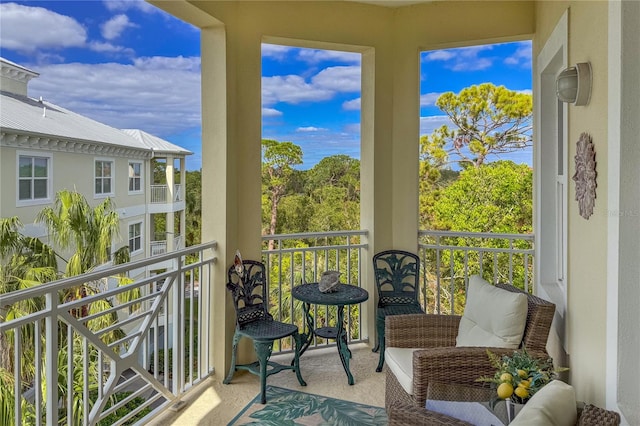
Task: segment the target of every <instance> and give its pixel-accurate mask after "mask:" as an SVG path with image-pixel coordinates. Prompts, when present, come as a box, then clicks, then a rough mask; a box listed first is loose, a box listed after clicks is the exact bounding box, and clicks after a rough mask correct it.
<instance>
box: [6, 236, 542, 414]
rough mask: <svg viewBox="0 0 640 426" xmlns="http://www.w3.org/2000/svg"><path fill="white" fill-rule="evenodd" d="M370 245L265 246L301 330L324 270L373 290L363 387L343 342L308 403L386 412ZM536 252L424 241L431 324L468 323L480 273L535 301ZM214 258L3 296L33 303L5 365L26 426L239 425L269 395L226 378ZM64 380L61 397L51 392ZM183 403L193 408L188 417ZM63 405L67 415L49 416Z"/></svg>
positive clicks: (283, 303)
mask: <svg viewBox="0 0 640 426" xmlns="http://www.w3.org/2000/svg"><path fill="white" fill-rule="evenodd" d="M367 236H368V233H367V231H344V232H329V233H305V234H291V235H275V236H268V237H263V250H262V260H263V262H264V263H265V264H266V265H267V268H268V270H269V283H270V291H269V294H271V295H272V296H271V301H270V306H271V309H270V310H271V313H272V314H273V316H274V318H276V319H278V320H280V321H285V322H291V323H294V324H297V325H298V326H299V327H303V323H302V321H303V315H302V306H301V305H300V303H299V302H297V301H294V300H293V299H292V298H291V297H288V295H289V292H290V288H291V286H294V285H297V284H300V283H301V282H313V281H317V280H318V277H319V276H320V275H321V274H322V272H323V271H325V270H328V269H337V270H339V271H340V272H341V273H342V274H341V281H343V282H348V283H349V284H352V285H357V286H360V287H363V288H365V289H367V290H368V291H369V294H370V298H369V300H368V301H366V302H364V303H362V304H360V305H356V306H353V307H352V308H351V309H349V310H348V314H347V315H346V321H347V324H348V342H349V344H350V346H351V348H352V350H353V351H354V357H353V360H352V373H353V375H354V379H355V381H356V385H355V386H349V385H348V384H347V378H346V376H345V373H344V370H342V365H341V363H340V360H339V357H338V354H337V353H336V351H335V343H334V341H333V340H326V339H322V338H316V340H315V341H314V342H313V343H312V345H311V347H310V349H309V351H307V352H306V353H305V354H304V355H303V357H302V360H301V366H302V372H303V376H304V377H305V380H306V381H307V383H308V384H309V386H308V387H306V388H304V389H301V390H303V391H305V392H310V393H317V394H322V395H325V396H331V397H335V398H339V399H347V400H352V401H358V402H361V403H365V404H369V405H377V406H382V405H383V403H384V391H383V389H384V375H383V374H380V373H376V372H375V367H376V365H377V358H378V355H377V354H373V353H371V350H370V348H371V347H372V345H373V340H374V338H373V336H374V329H375V327H374V326H373V323H371V321H369V318H371V313H372V312H374V310H375V297H374V296H373V295H374V294H375V291H376V290H375V287H372V286H373V284H372V283H369V282H367V281H365V280H364V279H363V271H364V270H365V269H367V268H369V266H370V262H371V259H370V257H369V253H368V251H367V248H368V243H367ZM472 243H475V245H474V244H472ZM532 244H533V236H520V235H497V234H496V235H493V234H468V233H452V232H427V231H425V232H421V233H420V248H419V252H420V256H421V259H422V266H421V299H422V300H421V302H422V303H423V307H424V308H425V310H426V311H427V312H440V313H459V312H458V311H459V310H460V309H461V306H460V305H458V304H459V303H462V304H463V303H464V289H465V283H467V282H468V276H469V274H471V273H480V274H483V275H484V276H485V277H487V276H490V277H495V278H496V280H499V281H501V282H504V281H508V280H509V279H511V280H513V281H514V283H516V284H517V282H518V281H520V283H521V286H529V287H528V289H529V290H531V289H532V288H531V287H530V283H531V282H532V280H531V271H533V254H532V250H533V248H532ZM216 247H217V245H216V243H215V242H209V243H205V244H202V245H199V246H194V247H189V248H187V249H182V250H178V251H174V252H171V253H166V254H158V255H157V256H155V257H152V258H149V259H145V260H142V261H137V262H132V263H128V264H124V265H119V266H115V267H111V268H108V269H104V270H100V271H97V272H92V273H89V274H85V275H82V276H77V277H72V278H67V279H64V280H60V281H56V282H52V283H47V284H43V285H39V286H36V287H34V288H31V289H28V290H23V291H18V292H13V293H8V294H4V295H2V300H1V301H0V302H1V303H0V305H1V306H2V307H3V309H5V310H6V311H11V310H12V309H14V308H17V307H19V306H24V304H25V302H32V303H33V306H36V308H33V309H32V311H31V312H29V313H28V314H27V315H23V316H16V317H15V318H12V319H9V320H7V321H5V322H3V323H1V324H0V333H1V334H2V336H4V338H5V339H6V340H5V342H9V343H10V344H9V346H10V348H11V351H10V353H7V355H8V361H7V363H8V366H9V367H10V369H9V371H10V372H11V376H12V378H13V383H14V385H13V388H14V390H15V392H14V394H15V395H19V396H20V397H19V398H17V399H15V398H14V401H13V402H12V405H13V406H14V411H15V418H17V419H18V420H16V421H15V424H16V425H18V424H22V423H23V421H25V419H26V420H27V421H31V422H33V423H34V424H47V425H54V424H57V423H58V422H59V421H60V420H61V419H62V420H65V422H66V420H68V416H69V415H71V416H73V417H74V418H76V419H78V418H82V419H83V420H84V421H86V422H88V423H90V424H94V423H95V422H98V421H103V420H105V419H106V418H108V419H109V420H110V421H115V420H116V419H117V420H119V421H133V420H135V421H142V422H143V423H146V422H148V421H151V420H152V419H155V421H158V422H160V423H158V424H181V421H182V420H180V419H184V418H196V417H198V416H200V417H201V418H202V420H204V421H207V422H214V424H217V423H216V422H218V421H220V419H221V416H222V414H221V413H223V412H224V413H225V415H229V416H231V417H233V415H235V413H236V412H238V411H239V410H240V409H241V408H242V407H243V406H244V405H246V403H248V402H249V401H250V400H251V399H253V398H254V397H255V395H256V394H257V393H258V391H259V382H258V379H257V377H255V376H252V375H250V374H242V373H238V374H237V375H236V377H234V380H233V382H232V384H230V385H222V384H221V380H222V378H223V377H224V375H225V373H226V371H222V372H220V371H215V369H214V362H213V359H214V354H215V353H216V352H219V351H224V350H225V349H224V347H225V346H224V344H222V343H220V340H218V339H216V338H215V336H214V334H215V332H214V328H215V322H216V321H219V320H220V318H224V315H222V316H221V315H220V313H219V311H218V309H224V308H223V306H224V305H222V304H221V302H219V299H218V297H219V295H220V294H224V293H226V291H224V292H223V293H220V292H219V290H221V289H224V285H225V282H226V267H225V265H217V263H216ZM454 258H456V259H462V260H461V261H454ZM158 264H162V265H167V264H168V265H173V266H172V267H170V268H168V269H166V270H165V271H164V272H162V273H160V274H157V275H153V276H149V277H147V276H142V277H133V276H131V277H130V278H132V279H131V280H129V281H132V282H129V283H128V284H126V285H118V284H119V281H120V280H121V278H122V277H127V276H130V275H133V274H134V273H136V271H141V270H154V269H157V265H158ZM494 281H495V280H494ZM527 283H529V284H527ZM78 286H85V287H86V288H87V291H86V297H83V298H81V299H70V298H68V297H65V294H67V290H68V289H70V288H75V287H78ZM98 289H99V290H98ZM105 289H106V290H105ZM192 289H193V290H194V291H192ZM454 296H455V297H454ZM461 301H462V302H461ZM313 309H314V312H315V313H316V315H319V316H320V317H322V318H323V319H324V321H325V322H326V324H325V325H335V321H336V318H335V317H336V313H335V310H331V309H330V308H329V307H327V306H315V307H314V308H313ZM7 318H10V317H9V316H7ZM229 321H233V319H229ZM33 336H43V338H42V339H34V337H33ZM290 348H291V344H290V342H288V341H286V340H285V341H282V342H280V343H277V344H276V345H275V346H274V356H277V357H283V358H287V359H288V358H291V352H290ZM327 351H328V353H327ZM35 360H43V361H44V362H36V361H35ZM33 365H35V369H34V367H33ZM334 370H335V371H334ZM329 371H334V373H335V375H336V377H335V379H333V378H332V379H330V378H329V376H328V375H327V374H328V372H329ZM54 380H56V381H57V382H58V386H43V384H44V383H45V382H49V381H54ZM268 383H269V384H272V385H276V386H278V385H280V386H283V387H291V386H294V387H293V388H294V389H298V388H299V387H300V386H299V385H298V384H297V381H295V375H289V374H286V373H285V374H278V375H275V376H272V377H270V378H269V381H268ZM68 389H73V391H72V392H69V391H68ZM372 389H378V390H379V391H376V392H372V391H371V390H372ZM114 396H115V399H114V398H113V397H114ZM114 401H115V402H114ZM184 401H187V402H189V404H187V406H186V408H185V409H184V410H180V411H179V412H177V413H176V412H175V408H178V407H182V406H184V405H185V404H184ZM51 406H56V407H58V409H57V410H51V409H48V407H51ZM216 407H217V408H216ZM171 409H173V410H171ZM181 416H187V417H181ZM231 417H229V419H230V418H231ZM160 419H163V420H160ZM214 419H215V420H214ZM167 422H169V423H167ZM225 424H226V422H225Z"/></svg>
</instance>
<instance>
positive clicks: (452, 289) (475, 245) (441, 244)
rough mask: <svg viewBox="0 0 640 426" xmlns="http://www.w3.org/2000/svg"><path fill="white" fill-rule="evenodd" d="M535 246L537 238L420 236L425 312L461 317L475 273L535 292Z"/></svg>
mask: <svg viewBox="0 0 640 426" xmlns="http://www.w3.org/2000/svg"><path fill="white" fill-rule="evenodd" d="M533 243H534V236H533V235H532V234H524V235H521V234H494V233H478V232H452V231H420V233H419V251H420V258H421V263H422V271H421V277H420V280H421V299H422V300H421V303H422V304H423V307H424V308H425V312H428V313H438V314H440V313H443V314H457V315H460V314H462V312H463V310H464V303H465V300H466V299H465V297H466V293H467V286H468V284H469V276H470V275H473V274H477V275H480V276H482V277H483V278H484V279H485V280H487V281H489V282H492V283H510V284H513V285H515V286H516V287H520V288H522V289H524V290H526V291H529V292H532V291H533V261H534V248H533Z"/></svg>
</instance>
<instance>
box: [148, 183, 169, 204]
mask: <svg viewBox="0 0 640 426" xmlns="http://www.w3.org/2000/svg"><path fill="white" fill-rule="evenodd" d="M150 189H151V202H152V203H154V204H156V203H166V202H167V198H168V197H167V193H168V192H169V188H168V187H167V185H151V188H150Z"/></svg>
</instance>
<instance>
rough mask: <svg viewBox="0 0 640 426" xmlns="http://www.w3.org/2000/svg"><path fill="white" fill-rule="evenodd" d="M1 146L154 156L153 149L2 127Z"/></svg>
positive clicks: (82, 152)
mask: <svg viewBox="0 0 640 426" xmlns="http://www.w3.org/2000/svg"><path fill="white" fill-rule="evenodd" d="M0 146H8V147H14V148H17V149H19V148H30V147H32V148H36V149H46V150H49V151H59V152H74V153H77V154H97V153H100V154H102V155H113V156H117V157H125V158H129V159H133V158H135V159H140V160H149V159H151V158H153V151H152V150H144V149H142V148H131V147H128V146H118V145H113V144H108V143H100V142H97V141H86V140H76V139H65V138H62V137H59V136H54V135H30V134H24V133H20V132H18V131H16V130H12V129H4V128H3V129H2V133H1V134H0Z"/></svg>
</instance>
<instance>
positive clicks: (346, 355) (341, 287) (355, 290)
mask: <svg viewBox="0 0 640 426" xmlns="http://www.w3.org/2000/svg"><path fill="white" fill-rule="evenodd" d="M291 296H293V298H294V299H298V300H300V301H302V302H304V303H303V305H302V307H303V309H304V316H305V318H306V327H305V330H304V332H303V333H301V335H300V336H301V338H302V342H303V346H302V349H301V350H300V355H301V356H302V354H303V353H304V352H305V351H306V350H307V348H308V347H309V345H311V342H312V341H313V336H314V335H317V336H320V337H324V338H326V339H335V340H336V346H337V347H338V354H339V355H340V361H342V366H343V367H344V371H345V373H347V380H348V383H349V384H350V385H352V384H353V383H354V380H353V376H352V375H351V371H350V370H349V360H350V359H351V351H350V350H349V346H348V345H347V330H345V328H344V307H345V305H354V304H357V303H362V302H364V301H365V300H367V299H368V298H369V293H368V292H367V290H365V289H363V288H360V287H358V286H355V285H348V284H341V283H338V284H336V285H335V289H334V291H332V292H328V293H323V292H322V291H320V287H319V283H309V284H300V285H297V286H294V287H293V289H292V290H291ZM312 303H313V304H316V305H331V306H336V307H337V311H338V319H337V324H336V327H321V328H318V329H316V328H315V321H314V318H313V315H311V304H312Z"/></svg>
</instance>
